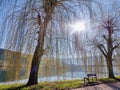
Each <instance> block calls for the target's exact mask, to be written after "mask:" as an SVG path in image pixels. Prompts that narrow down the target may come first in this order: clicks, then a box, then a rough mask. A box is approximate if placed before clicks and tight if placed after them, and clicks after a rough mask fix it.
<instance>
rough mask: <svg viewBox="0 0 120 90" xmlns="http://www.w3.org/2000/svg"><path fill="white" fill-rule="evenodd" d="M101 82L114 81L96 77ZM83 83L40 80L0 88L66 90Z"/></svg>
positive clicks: (3, 89) (4, 89)
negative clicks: (24, 85) (38, 81)
mask: <svg viewBox="0 0 120 90" xmlns="http://www.w3.org/2000/svg"><path fill="white" fill-rule="evenodd" d="M98 80H99V81H100V82H102V83H108V82H116V80H115V79H110V78H102V79H98ZM83 85H84V82H83V80H67V81H58V82H42V83H39V84H38V85H34V86H30V87H22V88H21V89H20V88H18V87H21V86H23V84H13V85H2V84H1V85H0V90H10V89H14V90H55V89H57V90H65V89H66V90H67V89H71V88H78V87H82V86H83Z"/></svg>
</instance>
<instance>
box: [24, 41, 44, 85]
mask: <svg viewBox="0 0 120 90" xmlns="http://www.w3.org/2000/svg"><path fill="white" fill-rule="evenodd" d="M43 52H44V51H43V48H40V46H39V43H38V45H37V47H36V50H35V52H34V56H33V59H32V65H31V71H30V76H29V80H28V82H27V84H26V86H30V85H34V84H38V71H39V65H40V61H41V58H42V55H43Z"/></svg>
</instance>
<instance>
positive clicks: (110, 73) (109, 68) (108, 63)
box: [106, 58, 115, 78]
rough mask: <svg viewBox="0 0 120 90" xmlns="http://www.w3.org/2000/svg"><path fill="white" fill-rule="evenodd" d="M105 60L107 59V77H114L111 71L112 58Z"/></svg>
mask: <svg viewBox="0 0 120 90" xmlns="http://www.w3.org/2000/svg"><path fill="white" fill-rule="evenodd" d="M106 61H107V69H108V77H109V78H115V76H114V72H113V65H112V60H111V59H110V58H106Z"/></svg>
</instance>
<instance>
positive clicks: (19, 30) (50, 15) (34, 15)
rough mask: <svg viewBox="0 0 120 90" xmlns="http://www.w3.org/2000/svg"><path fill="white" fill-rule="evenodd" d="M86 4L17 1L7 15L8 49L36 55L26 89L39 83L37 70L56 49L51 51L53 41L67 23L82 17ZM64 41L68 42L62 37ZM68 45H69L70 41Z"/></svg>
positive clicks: (63, 0) (62, 0)
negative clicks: (42, 60) (47, 53)
mask: <svg viewBox="0 0 120 90" xmlns="http://www.w3.org/2000/svg"><path fill="white" fill-rule="evenodd" d="M3 1H4V0H3ZM8 1H9V0H8ZM88 1H89V0H88ZM11 2H12V1H11ZM82 2H83V3H82ZM85 2H87V1H83V0H26V1H21V2H19V1H16V0H15V1H14V4H13V7H12V10H11V11H10V12H8V16H7V18H6V19H5V20H4V21H5V22H3V24H4V25H3V26H4V27H3V28H2V29H5V30H6V32H7V37H5V38H6V42H5V44H6V48H9V49H12V50H15V51H20V52H26V53H34V55H33V59H32V64H31V70H30V75H29V80H28V82H27V84H26V85H27V86H29V85H34V84H37V83H38V69H39V65H40V62H41V58H42V56H43V55H45V54H46V52H48V51H50V50H51V49H50V48H55V47H53V46H52V47H50V46H51V45H50V43H51V41H52V39H54V38H55V39H56V37H53V36H59V35H55V34H56V32H60V31H61V30H63V27H62V26H63V25H64V24H65V22H69V21H70V20H73V18H74V17H77V16H80V14H79V13H80V12H79V11H81V9H80V5H81V6H83V5H84V3H85ZM87 3H88V2H87ZM76 10H77V11H76ZM6 32H5V33H6ZM61 39H64V40H65V38H63V37H62V38H61ZM65 41H67V42H68V41H69V40H68V38H67V39H66V40H65ZM54 44H57V43H54V42H53V44H52V45H54ZM48 49H49V50H48ZM52 50H53V49H52ZM56 50H57V49H56ZM50 52H51V51H50ZM56 55H57V52H56ZM53 56H54V53H53Z"/></svg>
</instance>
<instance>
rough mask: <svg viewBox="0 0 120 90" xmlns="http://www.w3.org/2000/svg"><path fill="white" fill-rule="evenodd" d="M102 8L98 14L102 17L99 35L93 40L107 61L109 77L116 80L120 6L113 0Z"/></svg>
mask: <svg viewBox="0 0 120 90" xmlns="http://www.w3.org/2000/svg"><path fill="white" fill-rule="evenodd" d="M106 6H107V7H106ZM100 7H101V11H102V12H101V13H100V12H98V13H99V17H101V18H100V19H98V23H100V24H99V25H98V26H99V28H97V29H96V30H97V35H96V36H95V37H94V38H93V44H94V45H95V47H96V48H97V50H99V51H100V52H101V53H102V55H103V56H104V58H105V60H106V64H107V70H108V77H109V78H114V77H115V76H114V72H113V61H114V57H113V56H114V55H116V51H117V50H119V49H120V25H119V23H120V17H119V15H120V13H119V12H120V9H119V7H120V4H118V3H117V2H115V1H113V0H111V2H105V3H102V4H101V5H100ZM105 7H106V8H105Z"/></svg>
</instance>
